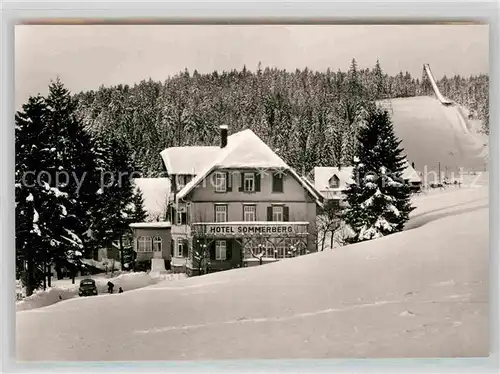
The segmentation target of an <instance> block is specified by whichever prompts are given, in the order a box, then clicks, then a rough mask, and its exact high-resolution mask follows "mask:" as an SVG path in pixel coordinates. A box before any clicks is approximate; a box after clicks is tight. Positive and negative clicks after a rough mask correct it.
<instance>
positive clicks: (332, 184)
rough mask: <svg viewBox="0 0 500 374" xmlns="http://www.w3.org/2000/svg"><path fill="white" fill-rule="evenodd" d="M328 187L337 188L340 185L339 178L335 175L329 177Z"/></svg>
mask: <svg viewBox="0 0 500 374" xmlns="http://www.w3.org/2000/svg"><path fill="white" fill-rule="evenodd" d="M328 187H330V188H339V187H340V179H339V177H337V176H336V175H333V177H331V178H330V180H329V181H328Z"/></svg>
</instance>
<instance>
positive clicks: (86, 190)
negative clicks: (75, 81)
mask: <svg viewBox="0 0 500 374" xmlns="http://www.w3.org/2000/svg"><path fill="white" fill-rule="evenodd" d="M46 101H47V105H48V107H49V108H50V110H49V116H48V118H47V126H49V128H51V129H52V134H53V136H54V142H55V143H54V144H55V148H56V153H57V158H58V162H59V164H60V165H59V169H60V170H62V171H64V174H61V175H60V177H59V182H60V186H59V188H60V189H61V190H62V191H64V192H66V193H67V194H68V197H69V199H70V201H71V204H70V206H68V207H67V209H68V220H67V221H68V224H69V226H67V227H66V228H67V229H69V230H71V231H72V232H74V234H75V235H76V236H77V237H78V238H80V240H81V241H82V244H83V247H84V251H85V252H86V255H87V256H88V255H89V253H91V250H92V248H91V242H90V237H89V235H88V234H89V229H90V226H91V222H92V219H93V217H92V212H93V209H94V206H95V204H96V198H97V191H98V189H99V178H100V175H99V174H98V172H97V170H96V169H97V150H96V147H95V144H94V141H93V139H92V137H91V135H90V134H89V133H88V132H87V131H86V130H85V128H84V125H83V122H82V121H81V120H80V119H79V118H78V117H77V115H76V112H77V104H78V103H77V101H76V100H75V99H74V98H73V97H72V96H71V94H70V92H69V91H68V90H67V89H66V88H65V87H64V85H63V84H62V82H61V81H60V80H59V79H57V80H56V81H54V82H52V83H51V84H50V86H49V94H48V96H47V99H46ZM63 177H64V178H63ZM75 265H77V267H79V266H78V264H75Z"/></svg>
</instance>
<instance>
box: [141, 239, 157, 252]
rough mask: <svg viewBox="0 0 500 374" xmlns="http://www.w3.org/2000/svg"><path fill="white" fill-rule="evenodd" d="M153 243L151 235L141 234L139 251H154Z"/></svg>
mask: <svg viewBox="0 0 500 374" xmlns="http://www.w3.org/2000/svg"><path fill="white" fill-rule="evenodd" d="M151 244H152V243H151V237H150V236H139V238H137V252H152V251H153V248H152V245H151Z"/></svg>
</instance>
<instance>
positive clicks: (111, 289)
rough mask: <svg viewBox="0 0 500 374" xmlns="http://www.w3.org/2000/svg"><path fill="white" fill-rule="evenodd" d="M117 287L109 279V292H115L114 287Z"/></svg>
mask: <svg viewBox="0 0 500 374" xmlns="http://www.w3.org/2000/svg"><path fill="white" fill-rule="evenodd" d="M114 287H115V285H114V284H113V283H112V282H111V281H109V282H108V293H113V288H114Z"/></svg>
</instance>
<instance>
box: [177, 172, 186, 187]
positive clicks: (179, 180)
mask: <svg viewBox="0 0 500 374" xmlns="http://www.w3.org/2000/svg"><path fill="white" fill-rule="evenodd" d="M185 185H186V177H185V176H184V175H178V176H177V187H178V189H179V190H181V189H182V188H184V186H185Z"/></svg>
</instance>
